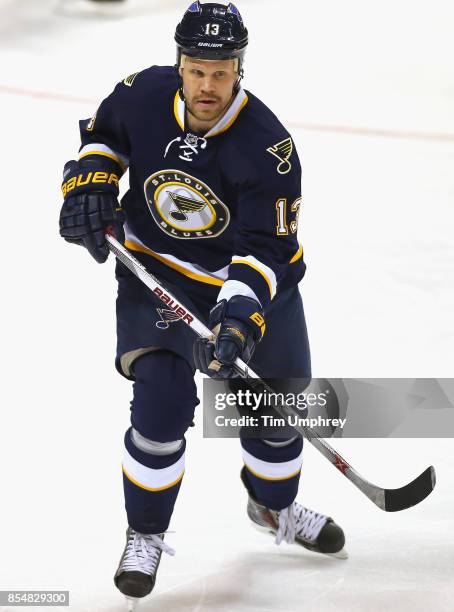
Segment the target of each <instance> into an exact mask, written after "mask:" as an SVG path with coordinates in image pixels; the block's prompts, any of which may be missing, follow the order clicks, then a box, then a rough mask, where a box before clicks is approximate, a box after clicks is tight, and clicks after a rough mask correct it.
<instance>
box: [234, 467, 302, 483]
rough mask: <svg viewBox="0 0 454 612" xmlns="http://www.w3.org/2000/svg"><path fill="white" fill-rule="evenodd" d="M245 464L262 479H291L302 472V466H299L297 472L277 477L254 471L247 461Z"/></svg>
mask: <svg viewBox="0 0 454 612" xmlns="http://www.w3.org/2000/svg"><path fill="white" fill-rule="evenodd" d="M244 465H245V466H246V467H247V469H248V470H249V471H250V472H251V474H254V476H257V478H261V479H262V480H289V478H294V477H295V476H297V475H298V474H299V473H300V472H301V468H299V469H298V470H296V472H294V473H293V474H290V475H289V476H275V477H271V476H263V475H262V474H258V473H257V472H254V470H253V469H251V468H250V467H249V466H248V464H247V463H245V464H244Z"/></svg>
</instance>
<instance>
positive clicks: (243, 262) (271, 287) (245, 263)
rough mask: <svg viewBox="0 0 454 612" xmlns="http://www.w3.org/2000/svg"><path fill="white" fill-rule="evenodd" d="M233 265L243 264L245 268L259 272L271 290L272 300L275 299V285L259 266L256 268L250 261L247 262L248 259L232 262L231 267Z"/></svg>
mask: <svg viewBox="0 0 454 612" xmlns="http://www.w3.org/2000/svg"><path fill="white" fill-rule="evenodd" d="M233 264H242V265H243V266H250V267H251V268H252V269H253V270H255V271H256V272H258V273H259V274H260V275H261V276H262V277H263V278H264V279H265V281H266V284H267V285H268V289H269V290H270V296H271V299H273V285H272V284H271V281H270V279H269V278H268V276H267V275H266V274H265V272H264V271H263V270H260V268H259V267H258V266H254V264H252V263H251V262H250V261H247V260H246V259H237V260H235V261H231V262H230V265H233Z"/></svg>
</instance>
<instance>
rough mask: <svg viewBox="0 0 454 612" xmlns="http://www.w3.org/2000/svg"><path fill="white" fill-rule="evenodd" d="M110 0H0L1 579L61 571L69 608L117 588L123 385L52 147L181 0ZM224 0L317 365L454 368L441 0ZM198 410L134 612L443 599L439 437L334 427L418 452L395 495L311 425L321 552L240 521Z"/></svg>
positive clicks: (364, 458)
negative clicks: (288, 142)
mask: <svg viewBox="0 0 454 612" xmlns="http://www.w3.org/2000/svg"><path fill="white" fill-rule="evenodd" d="M130 2H131V7H132V9H134V10H132V15H133V16H131V17H129V18H118V17H116V18H111V19H108V18H103V19H94V20H89V19H86V18H77V19H70V18H68V17H62V16H58V15H56V14H55V13H53V11H52V9H53V6H54V5H55V2H51V1H50V0H40V1H39V2H36V1H31V0H22V1H17V2H15V1H12V0H10V1H8V2H6V1H5V0H0V66H1V70H0V105H1V117H2V127H1V131H0V134H1V147H0V168H1V176H2V189H1V200H2V204H1V209H2V217H1V221H2V228H3V231H2V249H3V254H4V255H3V261H4V263H3V266H2V273H1V278H2V291H1V294H2V299H1V309H2V316H1V318H0V333H1V336H0V337H1V344H2V384H1V399H2V403H1V407H2V410H1V417H0V432H1V443H0V465H1V468H0V487H1V488H0V491H1V494H0V543H1V545H0V590H1V589H41V590H42V589H47V588H48V589H69V590H70V591H71V607H70V609H71V610H73V611H74V612H85V611H86V612H88V611H90V612H94V611H112V612H117V611H118V612H120V611H121V610H124V609H125V605H124V603H123V600H122V598H121V596H120V595H119V594H118V593H117V592H116V590H115V588H114V587H113V584H112V575H113V573H114V570H115V568H116V564H117V561H118V558H119V556H120V553H121V550H122V548H123V538H124V529H125V516H124V511H123V507H122V505H123V500H122V487H121V474H120V461H121V455H122V437H123V432H124V430H125V429H126V427H127V425H128V418H129V410H128V407H129V400H130V385H129V383H128V382H127V381H125V380H123V379H121V378H120V377H119V376H117V375H116V374H115V372H114V368H113V355H114V350H115V337H114V329H115V319H114V296H115V282H114V279H113V262H112V261H111V262H109V263H108V264H106V265H105V266H97V265H96V264H95V263H94V262H93V261H92V260H91V259H90V258H89V256H88V255H87V254H86V253H84V252H83V251H82V250H81V249H78V248H75V247H71V246H69V245H67V244H65V243H64V242H63V241H62V240H61V239H60V238H59V237H58V231H57V225H58V211H59V208H60V194H59V183H60V178H61V168H62V164H63V162H64V161H65V160H67V159H69V158H71V157H72V156H74V154H75V152H76V150H77V148H78V130H77V120H78V119H79V118H82V117H88V116H90V115H91V114H92V113H93V112H94V111H95V109H96V106H97V103H98V101H99V100H100V99H101V98H102V97H104V96H105V95H106V94H107V93H108V92H109V91H110V90H111V88H112V86H113V85H114V83H115V82H116V81H117V80H119V79H120V78H123V77H124V76H127V75H128V74H130V73H131V72H135V71H136V70H138V69H140V68H142V67H145V66H147V65H149V64H152V63H157V64H164V63H172V62H173V59H174V46H173V42H172V31H173V28H174V26H175V23H176V22H177V20H178V18H179V16H180V15H181V13H182V11H183V10H184V9H185V8H186V5H187V4H189V0H181V1H180V0H169V1H167V2H161V3H159V2H154V1H153V0H150V6H153V7H154V8H153V11H152V12H148V14H147V13H146V11H144V10H143V3H142V4H140V2H139V0H130ZM238 4H239V8H240V10H242V12H243V16H244V18H245V20H246V21H247V24H248V25H249V29H250V32H251V45H250V52H249V53H248V62H247V66H246V67H247V79H246V87H247V88H249V89H251V90H252V91H253V92H254V93H256V94H257V95H259V96H260V97H261V98H263V100H264V101H265V102H266V103H268V104H269V106H271V108H273V110H275V112H276V113H277V114H278V116H279V117H280V118H282V120H283V121H284V122H285V123H286V124H288V125H289V127H290V128H291V131H292V134H293V135H294V139H295V142H296V144H297V146H298V149H299V152H300V156H301V159H302V164H303V171H304V185H303V193H304V207H303V212H302V216H301V221H302V223H301V228H302V240H303V242H304V247H305V253H306V260H307V262H308V273H307V277H306V279H305V280H304V282H303V283H302V285H301V288H302V292H303V297H304V301H305V307H306V315H307V319H308V325H309V331H310V337H311V345H312V356H313V369H314V375H316V376H350V377H362V376H363V377H372V376H376V377H379V376H389V377H391V376H392V377H399V376H402V377H435V376H438V377H452V376H453V369H454V368H453V345H454V317H453V313H454V291H453V277H454V275H453V273H454V243H453V238H452V235H453V229H454V223H453V221H454V214H453V196H454V172H453V161H454V112H453V108H454V77H453V74H454V71H453V57H454V42H453V37H452V23H453V18H454V7H453V5H452V3H451V2H448V1H447V0H446V1H445V0H435V1H434V2H432V3H430V5H429V4H427V3H422V2H419V1H418V2H414V1H413V2H410V1H407V0H394V1H393V2H389V1H385V2H382V3H379V4H373V3H370V2H366V3H365V2H359V0H346V1H344V2H343V3H339V2H334V1H330V0H321V1H320V2H316V3H314V2H312V3H310V2H306V1H304V2H297V1H296V0H295V1H289V0H288V1H287V2H281V3H277V2H271V1H268V0H261V1H258V0H257V1H252V0H250V1H246V0H244V1H243V2H241V0H239V2H238ZM290 9H291V11H292V12H291V13H290ZM289 15H290V17H289ZM271 24H272V26H273V27H271ZM152 146H153V143H152V142H151V143H150V147H152ZM277 357H278V356H277ZM200 428H201V418H200V416H199V418H198V419H197V428H196V430H191V431H190V432H189V434H188V452H187V473H186V476H185V480H184V483H183V485H182V489H181V494H180V497H179V500H178V504H177V507H176V511H175V514H174V518H173V521H172V525H171V529H172V530H173V531H175V533H174V534H170V535H169V536H168V542H169V544H170V545H172V546H173V547H175V548H176V550H177V555H176V557H175V558H170V557H165V558H164V559H163V561H162V564H161V567H160V570H159V578H158V584H157V586H156V589H155V592H154V594H153V596H152V597H151V598H150V599H148V600H146V602H144V603H143V604H142V607H141V609H142V610H143V611H144V612H145V611H147V610H149V611H157V610H166V611H167V610H169V611H172V612H183V611H193V612H217V611H222V612H224V611H225V612H227V611H229V612H230V611H235V612H258V611H260V612H268V611H271V610H273V611H277V612H295V611H298V610H304V611H306V612H313V611H314V612H318V611H322V612H335V611H336V612H337V611H342V612H356V611H358V612H362V611H364V610H367V611H368V612H373V611H375V610H377V611H378V610H380V611H381V610H384V609H387V610H391V611H396V612H397V611H399V612H400V611H402V612H419V611H421V612H422V611H423V610H424V611H426V610H427V609H432V610H436V611H443V612H444V611H448V610H453V609H454V586H453V574H454V536H453V527H454V525H453V522H454V521H453V511H454V474H453V467H454V465H453V464H454V459H453V452H452V449H453V443H452V440H451V439H446V440H344V441H337V442H336V446H337V447H338V448H339V449H340V450H341V452H342V453H343V454H345V456H346V457H347V458H348V459H349V460H350V461H351V463H352V464H353V465H355V466H356V467H357V468H358V469H359V470H360V471H361V472H362V473H364V475H366V476H367V477H368V478H370V479H371V480H372V481H374V482H377V483H378V484H381V485H386V486H400V485H401V484H403V483H404V482H407V481H409V480H410V479H411V478H413V477H414V476H415V475H416V474H418V473H419V472H420V471H422V470H423V469H424V468H425V467H426V466H427V465H430V464H434V465H435V467H436V469H437V474H438V484H437V488H436V489H435V491H434V493H433V494H432V495H431V496H430V497H429V498H428V499H427V500H426V501H425V502H424V503H422V504H421V505H420V506H418V507H416V508H413V509H411V510H408V511H406V512H402V513H397V514H385V513H383V512H381V511H379V510H378V509H376V508H375V507H374V506H373V505H372V504H371V503H370V502H369V501H368V500H367V499H365V498H364V497H363V496H362V495H361V494H360V493H359V492H357V491H356V490H355V489H354V487H352V485H350V484H349V483H348V482H347V481H346V480H345V479H343V478H341V476H340V475H339V474H338V473H337V472H336V471H335V470H333V468H332V467H331V466H329V464H328V463H327V462H326V461H325V460H324V459H323V458H322V457H321V456H319V455H318V454H317V453H316V452H315V451H313V450H312V449H311V448H308V450H307V453H306V460H305V466H304V469H303V476H302V484H301V487H300V495H299V499H301V501H303V502H304V503H305V504H307V505H308V506H310V507H313V508H315V509H318V510H320V511H322V512H325V513H327V514H332V515H333V516H334V517H335V518H336V520H337V521H338V522H339V523H340V524H341V525H342V526H343V527H344V529H345V531H346V535H347V546H348V551H349V553H350V558H349V560H347V561H337V560H334V559H328V558H322V557H319V556H316V555H314V554H310V553H309V552H306V551H301V550H295V549H294V548H290V547H288V546H287V545H282V546H281V547H279V548H278V547H276V546H274V544H273V543H272V540H271V539H269V540H267V538H266V537H265V536H263V535H262V534H260V533H257V532H255V531H254V530H252V529H251V528H250V527H249V524H248V521H247V519H246V516H245V502H246V496H245V493H244V490H243V489H242V486H241V484H240V482H239V480H238V472H239V469H240V467H241V460H240V454H239V445H238V442H237V441H235V440H204V439H203V438H202V434H201V431H200ZM452 433H453V432H447V435H448V434H450V435H451V436H452ZM16 609H17V610H22V609H24V610H29V609H30V608H25V607H24V608H22V607H19V608H16Z"/></svg>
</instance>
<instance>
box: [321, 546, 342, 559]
mask: <svg viewBox="0 0 454 612" xmlns="http://www.w3.org/2000/svg"><path fill="white" fill-rule="evenodd" d="M321 554H322V555H326V556H327V557H333V559H348V552H347V551H346V550H345V548H342V550H339V551H338V552H335V553H321Z"/></svg>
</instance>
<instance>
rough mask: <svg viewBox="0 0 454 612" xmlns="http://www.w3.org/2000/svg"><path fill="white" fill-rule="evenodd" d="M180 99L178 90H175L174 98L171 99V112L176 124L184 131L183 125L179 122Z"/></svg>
mask: <svg viewBox="0 0 454 612" xmlns="http://www.w3.org/2000/svg"><path fill="white" fill-rule="evenodd" d="M179 101H180V91H177V93H176V94H175V99H174V101H173V114H174V115H175V119H176V120H177V123H178V125H179V126H180V128H181V129H182V130H183V132H184V125H183V123H182V122H181V119H180V116H179V114H178V102H179Z"/></svg>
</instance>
